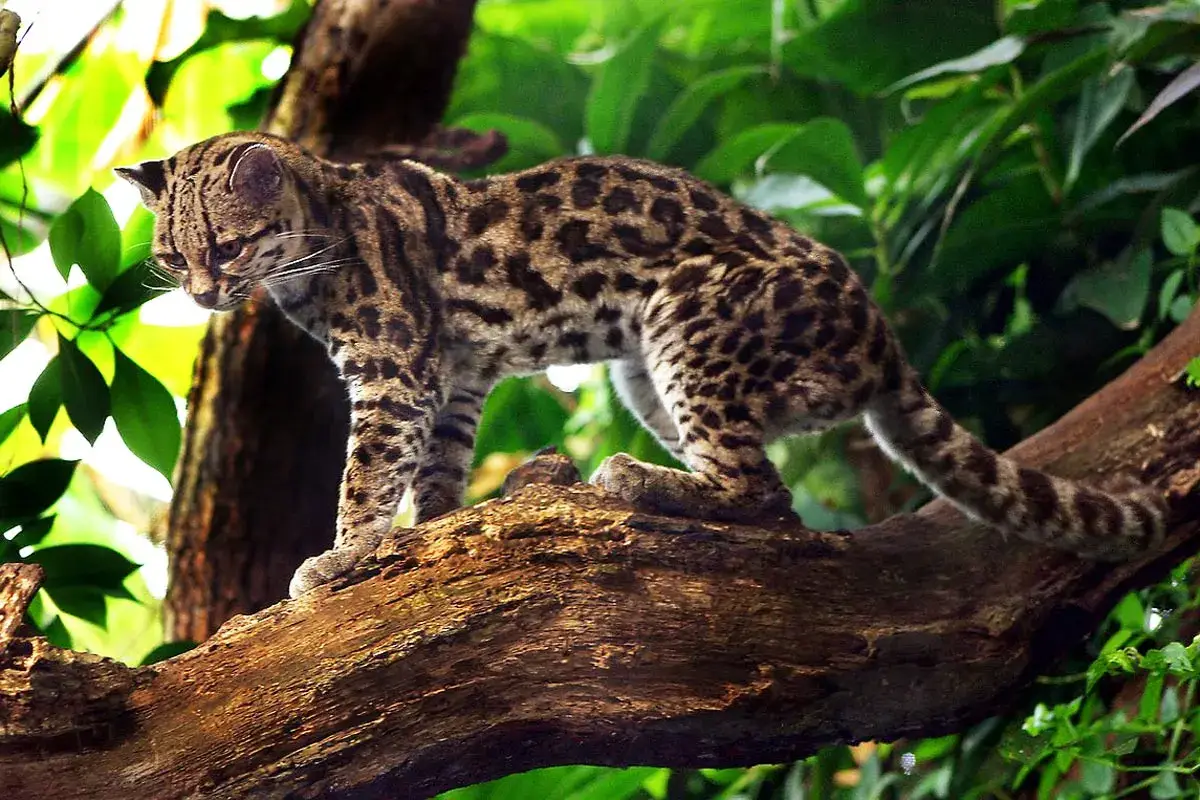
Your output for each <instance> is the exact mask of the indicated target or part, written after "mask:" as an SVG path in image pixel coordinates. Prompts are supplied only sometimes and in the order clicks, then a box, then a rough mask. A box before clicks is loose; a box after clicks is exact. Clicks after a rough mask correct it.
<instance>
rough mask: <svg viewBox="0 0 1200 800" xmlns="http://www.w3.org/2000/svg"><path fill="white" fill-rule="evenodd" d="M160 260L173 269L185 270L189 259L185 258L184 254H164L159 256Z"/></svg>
mask: <svg viewBox="0 0 1200 800" xmlns="http://www.w3.org/2000/svg"><path fill="white" fill-rule="evenodd" d="M158 260H159V261H161V262H162V263H164V264H166V265H167V266H168V267H170V268H172V269H184V268H186V267H187V259H186V258H184V257H183V254H182V253H162V254H160V255H159V257H158Z"/></svg>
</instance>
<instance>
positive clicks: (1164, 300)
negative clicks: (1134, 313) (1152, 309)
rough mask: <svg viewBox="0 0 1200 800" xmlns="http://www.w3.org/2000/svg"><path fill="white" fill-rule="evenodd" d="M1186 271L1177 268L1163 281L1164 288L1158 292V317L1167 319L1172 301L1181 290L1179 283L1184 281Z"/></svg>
mask: <svg viewBox="0 0 1200 800" xmlns="http://www.w3.org/2000/svg"><path fill="white" fill-rule="evenodd" d="M1183 277H1184V272H1183V270H1181V269H1177V270H1175V271H1174V272H1172V273H1171V274H1170V275H1168V276H1167V279H1166V280H1165V281H1163V285H1162V289H1160V290H1159V292H1158V318H1159V319H1166V318H1167V314H1168V313H1170V311H1171V303H1172V302H1173V301H1174V300H1175V295H1176V294H1177V293H1178V292H1179V285H1180V284H1181V283H1183Z"/></svg>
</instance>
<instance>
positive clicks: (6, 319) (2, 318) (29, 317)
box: [0, 308, 39, 358]
mask: <svg viewBox="0 0 1200 800" xmlns="http://www.w3.org/2000/svg"><path fill="white" fill-rule="evenodd" d="M38 316H39V315H38V314H36V313H32V312H29V311H25V310H24V309H19V308H17V309H6V310H3V311H0V358H4V357H5V356H6V355H8V354H9V353H11V352H12V351H13V348H15V347H16V346H17V345H19V344H20V343H21V342H23V341H25V337H26V336H28V335H29V332H30V331H32V330H33V326H34V325H35V324H37V321H38Z"/></svg>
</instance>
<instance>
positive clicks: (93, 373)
mask: <svg viewBox="0 0 1200 800" xmlns="http://www.w3.org/2000/svg"><path fill="white" fill-rule="evenodd" d="M58 364H59V371H60V373H61V379H62V398H63V405H64V406H66V409H67V416H68V417H70V418H71V424H72V425H74V426H75V428H76V430H78V431H79V432H80V433H81V434H83V438H85V439H87V440H88V444H93V443H95V441H96V437H98V436H99V435H100V432H101V431H102V430H104V421H105V420H106V419H108V414H109V408H110V405H111V404H110V402H109V392H108V384H106V383H105V382H104V376H103V375H101V374H100V370H98V369H96V365H95V364H93V363H92V361H91V359H89V358H88V357H87V356H85V355H84V354H83V353H82V352H81V351H80V350H79V345H77V344H76V343H75V342H73V341H71V340H70V339H65V338H63V337H62V336H61V335H60V336H59V337H58Z"/></svg>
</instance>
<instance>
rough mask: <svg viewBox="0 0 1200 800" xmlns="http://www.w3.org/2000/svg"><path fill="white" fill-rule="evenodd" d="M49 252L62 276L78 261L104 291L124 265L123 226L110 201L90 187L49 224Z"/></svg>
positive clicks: (86, 274)
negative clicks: (121, 226)
mask: <svg viewBox="0 0 1200 800" xmlns="http://www.w3.org/2000/svg"><path fill="white" fill-rule="evenodd" d="M50 254H51V255H52V256H53V258H54V265H55V266H56V267H57V268H58V271H59V274H61V275H62V276H63V278H66V277H67V274H68V273H69V272H70V271H71V265H72V264H78V265H79V268H80V269H81V270H83V274H84V276H85V277H86V278H87V280H88V283H90V284H91V285H92V286H94V287H95V288H96V289H98V290H100V291H103V290H104V289H106V288H107V287H108V284H109V283H111V282H112V279H113V278H114V277H116V275H117V270H118V269H119V268H120V265H121V229H120V228H118V227H117V221H116V220H115V219H114V218H113V214H112V209H110V208H109V207H108V202H107V201H105V199H104V197H103V196H102V195H101V194H100V193H99V192H97V191H96V190H94V189H88V190H87V191H86V192H84V193H83V194H82V195H80V197H79V199H77V200H76V201H75V202H74V203H72V204H71V206H70V208H68V209H67V210H66V211H65V212H63V214H61V215H60V216H59V217H58V219H56V220H55V221H54V224H53V225H52V226H50Z"/></svg>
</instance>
